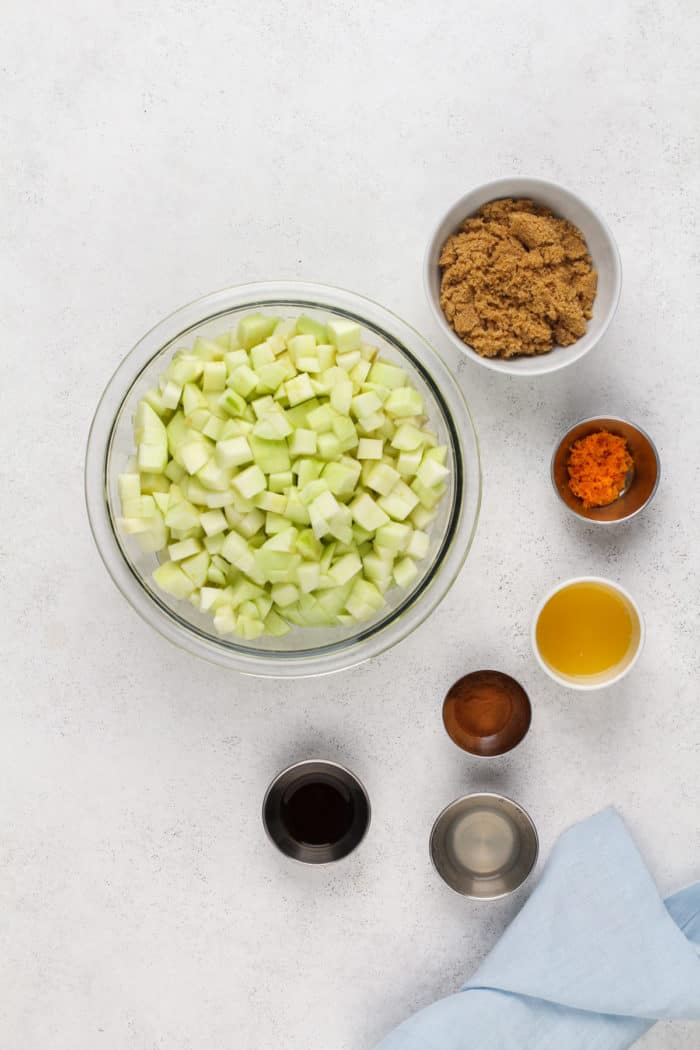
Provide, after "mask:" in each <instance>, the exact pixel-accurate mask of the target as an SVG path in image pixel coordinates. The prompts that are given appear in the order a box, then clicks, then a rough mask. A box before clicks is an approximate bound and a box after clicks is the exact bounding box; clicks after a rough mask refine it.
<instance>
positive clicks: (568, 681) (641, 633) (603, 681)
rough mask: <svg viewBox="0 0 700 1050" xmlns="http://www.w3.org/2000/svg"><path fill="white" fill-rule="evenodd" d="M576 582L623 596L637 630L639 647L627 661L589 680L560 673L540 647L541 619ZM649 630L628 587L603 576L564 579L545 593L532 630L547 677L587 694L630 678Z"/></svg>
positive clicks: (630, 653) (637, 645) (534, 645)
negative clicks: (551, 602) (557, 596)
mask: <svg viewBox="0 0 700 1050" xmlns="http://www.w3.org/2000/svg"><path fill="white" fill-rule="evenodd" d="M574 583H599V584H600V585H601V586H603V587H607V588H608V589H609V590H611V591H614V592H615V594H617V595H619V596H620V598H622V600H623V601H624V603H625V605H626V606H627V609H628V611H629V613H630V615H631V617H632V621H633V626H634V629H635V645H634V648H632V649H630V651H629V652H628V653H627V655H626V656H625V657H624V658H623V660H622V661H621V662H620V663H619V664H616V665H615V666H614V667H611V668H610V669H609V670H608V671H604V672H603V673H601V674H597V675H589V676H587V677H585V678H584V677H574V676H573V675H567V674H562V673H561V672H560V671H557V670H555V669H554V668H553V667H552V665H551V664H549V663H547V661H546V660H545V659H543V657H542V654H541V653H540V650H539V646H538V644H537V621H538V620H539V618H540V615H541V613H542V610H543V609H544V607H545V605H546V604H547V602H548V601H549V599H550V598H553V597H554V595H555V594H558V593H559V591H563V590H565V589H566V588H567V587H571V585H572V584H574ZM645 636H646V631H645V627H644V618H643V616H642V614H641V611H640V609H639V606H638V605H637V603H636V601H635V600H634V598H633V597H632V595H631V594H630V593H629V591H626V590H625V588H624V587H621V586H620V584H619V583H614V582H613V581H612V580H607V579H605V578H604V577H603V576H574V577H573V578H572V579H570V580H562V582H561V583H558V584H557V585H556V587H552V589H551V591H549V592H548V593H547V594H545V596H544V598H543V599H542V601H541V602H540V604H539V605H538V606H537V610H536V611H535V615H534V616H533V618H532V627H531V628H530V642H531V644H532V651H533V653H534V654H535V659H536V660H537V663H538V664H539V665H540V667H541V668H542V670H543V671H544V672H545V674H548V675H549V677H550V678H553V679H554V681H555V682H558V683H559V685H564V686H566V687H567V689H579V690H582V691H584V692H591V691H593V690H594V689H604V688H605V687H606V686H608V685H613V683H614V682H619V681H620V679H621V678H624V677H625V675H628V674H629V673H630V671H631V670H632V668H633V667H634V665H635V664H636V662H637V660H638V659H639V655H640V653H641V651H642V649H643V648H644V639H645Z"/></svg>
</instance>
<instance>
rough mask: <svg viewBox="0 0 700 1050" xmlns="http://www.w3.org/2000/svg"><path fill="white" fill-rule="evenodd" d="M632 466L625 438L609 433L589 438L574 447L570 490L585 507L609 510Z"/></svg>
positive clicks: (583, 439)
mask: <svg viewBox="0 0 700 1050" xmlns="http://www.w3.org/2000/svg"><path fill="white" fill-rule="evenodd" d="M633 463H634V460H633V459H632V456H631V455H630V453H629V449H628V448H627V442H626V441H625V439H624V438H622V437H618V435H617V434H609V433H608V431H607V430H599V431H597V432H596V433H594V434H587V435H586V437H583V438H579V440H578V441H575V442H574V444H573V445H572V446H571V450H570V452H569V458H568V460H567V465H566V466H567V470H568V472H569V488H570V489H571V491H572V492H573V494H574V496H578V498H579V499H580V500H582V501H583V505H584V507H586V508H588V507H607V505H608V504H609V503H613V502H614V501H615V500H616V499H617V498H618V496H619V495H620V493H621V491H622V490H623V488H624V487H625V478H626V476H627V473H628V471H629V470H630V469H631V467H632V466H633Z"/></svg>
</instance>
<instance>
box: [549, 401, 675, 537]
mask: <svg viewBox="0 0 700 1050" xmlns="http://www.w3.org/2000/svg"><path fill="white" fill-rule="evenodd" d="M599 430H607V431H608V433H610V434H617V435H618V436H619V437H623V438H624V439H625V441H626V442H627V447H628V449H629V451H630V455H631V456H632V459H633V460H634V466H633V468H632V470H631V471H630V472H629V475H628V477H627V479H626V483H625V487H624V489H623V490H622V493H621V494H620V495H619V496H618V498H617V499H616V500H615V501H614V502H613V503H609V504H608V505H607V507H584V505H583V500H580V499H579V498H578V496H574V494H573V492H572V491H571V489H570V488H569V473H568V470H567V462H568V459H569V452H570V450H571V446H572V445H573V444H574V442H575V441H578V440H579V439H580V438H583V437H586V436H587V435H588V434H594V433H596V432H597V431H599ZM660 476H661V464H660V462H659V453H658V452H657V450H656V446H655V445H654V442H653V441H652V440H651V438H650V437H649V435H648V434H646V433H645V432H644V431H643V430H642V429H641V427H638V426H635V424H634V423H630V422H628V420H626V419H618V418H616V417H615V416H598V417H595V418H592V419H583V420H581V422H580V423H577V424H576V426H575V427H572V428H571V430H569V431H568V433H566V434H565V435H564V437H563V438H562V439H561V441H560V442H559V444H558V445H557V447H556V449H555V452H554V456H553V457H552V484H553V485H554V489H555V491H556V492H557V494H558V496H559V498H560V499H561V501H562V503H563V504H564V505H565V506H566V507H568V509H569V510H570V511H571V512H572V513H573V514H575V515H576V517H577V518H583V519H584V520H586V521H590V522H593V523H594V524H596V525H611V524H613V523H614V522H619V521H629V520H630V518H633V517H634V516H635V515H636V514H639V512H640V511H641V510H643V509H644V507H646V506H647V504H648V503H650V502H651V500H652V498H653V496H654V493H655V492H656V489H657V488H658V484H659V478H660Z"/></svg>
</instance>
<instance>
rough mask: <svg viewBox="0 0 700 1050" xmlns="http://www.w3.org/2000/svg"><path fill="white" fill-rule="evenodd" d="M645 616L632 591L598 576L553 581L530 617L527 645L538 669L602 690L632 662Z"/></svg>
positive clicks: (641, 638)
mask: <svg viewBox="0 0 700 1050" xmlns="http://www.w3.org/2000/svg"><path fill="white" fill-rule="evenodd" d="M644 636H645V630H644V620H643V619H642V614H641V612H640V611H639V606H638V605H637V603H636V602H635V600H634V598H633V597H632V595H631V594H629V593H628V591H626V590H625V589H624V587H621V586H620V585H619V584H618V583H613V582H612V581H611V580H606V579H603V578H602V577H601V576H577V577H575V578H574V579H571V580H565V581H564V582H563V583H559V584H557V586H556V587H554V588H553V589H552V590H551V591H550V592H549V594H547V595H546V596H545V597H544V599H543V600H542V602H541V603H540V605H539V607H538V609H537V612H536V613H535V617H534V619H533V621H532V648H533V652H534V654H535V657H536V659H537V662H538V663H539V665H540V667H541V668H542V670H543V671H545V672H546V673H547V674H548V675H549V676H550V678H553V679H554V681H555V682H559V683H560V685H565V686H567V687H568V688H569V689H602V688H603V687H604V686H607V685H612V684H613V682H619V681H620V679H621V678H624V676H625V675H626V674H629V672H630V671H631V670H632V668H633V667H634V665H635V663H636V662H637V660H638V658H639V654H640V653H641V651H642V648H643V646H644Z"/></svg>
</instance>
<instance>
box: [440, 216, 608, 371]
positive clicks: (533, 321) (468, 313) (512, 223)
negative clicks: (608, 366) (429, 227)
mask: <svg viewBox="0 0 700 1050" xmlns="http://www.w3.org/2000/svg"><path fill="white" fill-rule="evenodd" d="M439 265H440V267H441V269H442V280H441V286H440V305H441V306H442V309H443V310H444V312H445V316H446V317H447V320H448V321H449V322H450V324H451V325H452V327H453V328H454V330H455V332H456V333H457V335H458V336H459V337H460V338H461V339H463V340H464V342H465V343H467V344H468V345H469V346H470V347H472V348H473V349H474V350H476V352H477V353H478V354H481V356H482V357H506V358H507V357H517V356H519V355H521V354H527V355H532V354H544V353H547V351H549V350H551V349H552V348H553V347H554V346H555V345H556V344H559V345H560V346H569V345H570V344H571V343H575V342H576V340H577V339H580V338H581V336H582V335H583V334H584V332H585V331H586V321H587V320H588V319H589V318H590V317H591V307H592V305H593V300H594V299H595V294H596V285H597V278H598V275H597V273H596V271H595V270H594V269H593V264H592V262H591V257H590V255H589V253H588V248H587V247H586V242H585V239H584V237H583V234H582V233H581V231H580V230H579V229H578V228H577V227H576V226H573V225H572V224H571V223H570V222H567V221H566V219H560V218H558V217H556V216H555V215H554V214H553V213H552V212H551V211H550V210H549V208H545V207H542V206H540V205H538V204H535V203H534V202H533V201H531V200H513V199H511V198H508V199H505V200H496V201H491V202H490V203H489V204H485V205H483V207H481V208H479V210H478V211H477V212H476V214H475V215H473V216H471V217H470V218H468V219H466V220H465V222H464V223H463V224H462V227H461V229H460V230H459V232H458V233H456V234H454V235H453V236H451V237H449V238H448V239H447V241H446V242H445V244H444V245H443V248H442V253H441V255H440V260H439Z"/></svg>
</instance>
